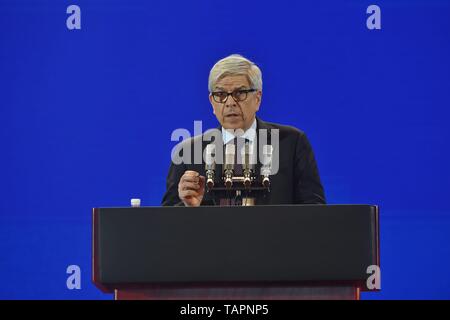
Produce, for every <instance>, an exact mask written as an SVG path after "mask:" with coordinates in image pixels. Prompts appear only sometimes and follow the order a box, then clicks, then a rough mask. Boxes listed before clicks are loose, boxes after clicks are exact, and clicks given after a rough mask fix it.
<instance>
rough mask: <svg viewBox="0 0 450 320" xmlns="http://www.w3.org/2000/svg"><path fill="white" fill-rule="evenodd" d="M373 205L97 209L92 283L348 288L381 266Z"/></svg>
mask: <svg viewBox="0 0 450 320" xmlns="http://www.w3.org/2000/svg"><path fill="white" fill-rule="evenodd" d="M378 233H379V232H378V208H377V207H376V206H369V205H282V206H279V205H277V206H253V207H252V206H249V207H198V208H185V207H141V208H97V209H94V239H93V240H94V256H95V259H94V278H95V282H97V283H102V285H103V286H105V287H110V288H115V287H117V286H120V285H121V284H136V285H140V284H146V285H148V284H154V285H159V284H171V283H173V284H180V283H181V284H188V283H197V284H199V283H206V284H208V283H247V284H250V285H251V283H252V282H255V283H256V282H258V283H262V282H263V283H268V284H269V283H278V284H280V283H281V284H282V283H283V282H286V283H288V282H289V283H293V282H299V283H303V282H311V283H312V282H314V283H322V282H323V283H341V282H345V283H350V284H352V285H358V286H360V287H361V289H362V290H364V289H365V282H366V279H367V278H368V276H369V275H368V274H367V273H366V271H367V267H368V266H370V265H379V252H378V241H379V240H378Z"/></svg>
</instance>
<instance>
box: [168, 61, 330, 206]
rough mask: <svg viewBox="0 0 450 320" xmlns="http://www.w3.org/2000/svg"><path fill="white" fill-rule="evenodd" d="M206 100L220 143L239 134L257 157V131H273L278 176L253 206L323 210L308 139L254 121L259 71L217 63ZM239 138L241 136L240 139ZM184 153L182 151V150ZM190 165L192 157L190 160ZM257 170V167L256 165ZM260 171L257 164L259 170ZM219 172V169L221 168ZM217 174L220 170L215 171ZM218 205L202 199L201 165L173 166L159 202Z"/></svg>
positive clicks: (242, 63) (249, 64)
mask: <svg viewBox="0 0 450 320" xmlns="http://www.w3.org/2000/svg"><path fill="white" fill-rule="evenodd" d="M208 86H209V91H210V95H209V99H210V102H211V105H212V107H213V112H214V114H215V115H216V117H217V119H218V121H219V123H220V127H219V129H220V130H221V132H222V135H223V136H222V138H223V140H222V141H223V143H224V144H227V143H231V141H233V140H234V141H235V139H236V136H237V134H236V132H237V131H235V130H239V129H240V130H241V131H240V132H241V134H240V135H238V137H239V138H245V140H246V141H247V143H249V145H250V148H253V150H255V151H254V152H253V154H258V152H257V151H256V150H257V148H258V145H257V143H256V141H257V140H258V139H259V132H260V130H267V132H269V139H270V132H271V131H272V130H277V135H278V139H279V141H278V150H277V152H278V157H279V159H278V164H279V168H277V169H278V171H277V173H276V174H274V175H272V176H271V191H270V193H268V194H267V195H265V196H264V197H259V198H258V199H256V204H324V203H325V196H324V190H323V187H322V184H321V181H320V177H319V171H318V168H317V164H316V160H315V157H314V153H313V150H312V148H311V145H310V143H309V141H308V139H307V137H306V135H305V134H304V133H303V132H302V131H300V130H298V129H296V128H294V127H290V126H284V125H279V124H275V123H270V122H265V121H262V120H261V119H259V118H258V117H256V112H257V111H258V110H259V106H260V104H261V97H262V77H261V71H260V69H259V68H258V66H256V65H255V64H254V63H253V62H251V61H250V60H248V59H246V58H244V57H242V56H240V55H231V56H228V57H226V58H224V59H222V60H220V61H218V62H217V63H216V64H215V65H214V67H213V68H212V69H211V72H210V75H209V85H208ZM242 133H243V134H242ZM204 140H205V139H204V136H202V135H201V136H197V137H194V138H192V139H188V140H185V141H183V142H182V143H181V149H183V148H182V147H183V146H186V145H187V144H190V145H191V146H192V147H191V148H188V149H187V150H194V149H195V148H194V145H195V144H196V143H198V144H199V145H201V150H202V151H203V150H204V149H205V147H206V145H207V144H208V142H207V141H204ZM183 150H184V149H183ZM190 158H191V159H193V157H190ZM255 163H256V164H257V166H258V162H255ZM259 167H260V164H259ZM219 168H221V167H219ZM217 171H218V172H219V174H221V169H219V170H217ZM212 204H216V202H215V199H214V198H212V196H211V195H210V194H208V193H206V194H205V165H204V163H203V162H202V163H195V161H190V162H189V163H180V164H175V163H173V162H172V164H171V166H170V169H169V174H168V177H167V190H166V193H165V195H164V197H163V200H162V205H164V206H174V205H176V206H183V205H184V206H200V205H212Z"/></svg>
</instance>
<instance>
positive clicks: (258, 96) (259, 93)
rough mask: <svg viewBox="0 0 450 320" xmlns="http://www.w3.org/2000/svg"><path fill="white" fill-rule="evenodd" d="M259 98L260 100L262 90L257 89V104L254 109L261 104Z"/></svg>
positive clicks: (257, 108)
mask: <svg viewBox="0 0 450 320" xmlns="http://www.w3.org/2000/svg"><path fill="white" fill-rule="evenodd" d="M261 100H262V91H257V92H256V101H257V103H258V104H257V106H256V111H258V110H259V106H260V105H261Z"/></svg>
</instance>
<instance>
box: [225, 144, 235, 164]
mask: <svg viewBox="0 0 450 320" xmlns="http://www.w3.org/2000/svg"><path fill="white" fill-rule="evenodd" d="M235 154H236V146H235V145H234V144H227V145H226V146H225V164H231V165H234V156H235Z"/></svg>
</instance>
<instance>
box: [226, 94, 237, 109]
mask: <svg viewBox="0 0 450 320" xmlns="http://www.w3.org/2000/svg"><path fill="white" fill-rule="evenodd" d="M235 106H236V101H235V100H234V98H233V96H232V95H231V94H230V95H229V96H228V98H227V101H225V107H235Z"/></svg>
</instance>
